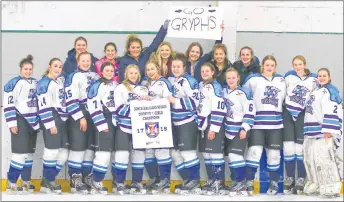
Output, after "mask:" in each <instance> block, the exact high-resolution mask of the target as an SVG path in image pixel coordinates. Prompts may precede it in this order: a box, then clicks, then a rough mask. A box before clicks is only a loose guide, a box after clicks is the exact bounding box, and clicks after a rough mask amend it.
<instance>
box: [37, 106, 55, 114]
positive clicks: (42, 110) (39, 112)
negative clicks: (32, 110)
mask: <svg viewBox="0 0 344 202" xmlns="http://www.w3.org/2000/svg"><path fill="white" fill-rule="evenodd" d="M51 110H52V108H51V107H49V108H45V109H41V110H38V114H41V113H44V112H48V111H51Z"/></svg>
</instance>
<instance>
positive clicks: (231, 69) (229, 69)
mask: <svg viewBox="0 0 344 202" xmlns="http://www.w3.org/2000/svg"><path fill="white" fill-rule="evenodd" d="M228 72H235V73H236V74H237V76H238V83H237V85H239V84H240V74H239V72H238V70H236V69H235V68H234V67H230V68H228V69H227V71H226V73H225V80H226V76H227V73H228Z"/></svg>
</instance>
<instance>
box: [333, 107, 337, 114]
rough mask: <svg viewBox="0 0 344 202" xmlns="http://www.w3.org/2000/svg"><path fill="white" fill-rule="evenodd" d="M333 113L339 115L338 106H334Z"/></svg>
mask: <svg viewBox="0 0 344 202" xmlns="http://www.w3.org/2000/svg"><path fill="white" fill-rule="evenodd" d="M333 113H335V114H337V105H335V106H334V110H333Z"/></svg>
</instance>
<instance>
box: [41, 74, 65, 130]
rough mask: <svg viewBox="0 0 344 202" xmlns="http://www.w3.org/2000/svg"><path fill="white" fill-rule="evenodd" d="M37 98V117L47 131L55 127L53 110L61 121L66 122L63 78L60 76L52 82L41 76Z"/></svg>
mask: <svg viewBox="0 0 344 202" xmlns="http://www.w3.org/2000/svg"><path fill="white" fill-rule="evenodd" d="M37 97H38V115H39V117H40V119H41V121H42V123H43V125H44V127H45V128H46V129H47V130H48V129H50V128H52V127H55V121H54V117H53V110H55V111H56V112H57V113H58V114H59V115H60V117H61V119H62V121H66V120H67V118H68V113H67V109H66V99H65V98H66V94H65V91H64V77H62V76H61V77H58V78H57V79H56V80H53V79H51V78H49V77H47V76H43V77H42V79H41V80H39V81H38V83H37Z"/></svg>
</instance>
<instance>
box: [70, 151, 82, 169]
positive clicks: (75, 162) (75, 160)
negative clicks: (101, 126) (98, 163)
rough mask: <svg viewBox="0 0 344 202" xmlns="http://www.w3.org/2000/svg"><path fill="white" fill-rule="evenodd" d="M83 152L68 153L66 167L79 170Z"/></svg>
mask: <svg viewBox="0 0 344 202" xmlns="http://www.w3.org/2000/svg"><path fill="white" fill-rule="evenodd" d="M84 155H85V151H72V150H71V151H70V152H69V155H68V166H70V167H73V168H81V166H82V161H83V159H84Z"/></svg>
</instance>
